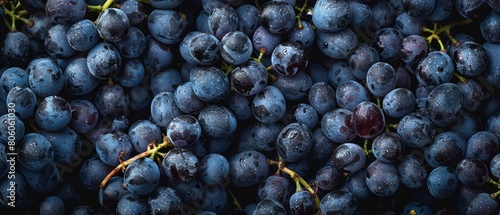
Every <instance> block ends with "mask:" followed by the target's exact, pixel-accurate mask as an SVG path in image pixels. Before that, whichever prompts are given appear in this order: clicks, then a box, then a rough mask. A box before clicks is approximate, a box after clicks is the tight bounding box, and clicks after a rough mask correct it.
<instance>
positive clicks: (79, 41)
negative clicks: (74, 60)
mask: <svg viewBox="0 0 500 215" xmlns="http://www.w3.org/2000/svg"><path fill="white" fill-rule="evenodd" d="M66 40H67V41H68V44H69V46H70V47H71V48H73V49H74V50H76V51H88V50H90V49H92V47H94V46H95V45H97V43H98V42H99V33H98V32H97V27H96V26H95V24H94V23H93V22H92V21H91V20H89V19H82V20H80V21H78V22H75V23H74V24H72V25H71V26H70V27H69V29H68V30H67V33H66Z"/></svg>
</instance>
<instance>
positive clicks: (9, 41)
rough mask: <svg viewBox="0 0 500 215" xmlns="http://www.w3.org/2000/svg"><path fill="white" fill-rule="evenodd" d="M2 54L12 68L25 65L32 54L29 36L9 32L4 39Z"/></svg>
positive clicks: (18, 32)
mask: <svg viewBox="0 0 500 215" xmlns="http://www.w3.org/2000/svg"><path fill="white" fill-rule="evenodd" d="M1 53H2V57H3V60H4V61H5V62H6V63H8V64H10V65H12V66H22V65H25V64H26V63H28V62H29V60H30V56H31V54H32V48H31V44H30V40H29V38H28V36H26V34H24V33H23V32H21V31H11V32H8V33H7V34H6V35H5V37H4V38H3V43H2V48H1Z"/></svg>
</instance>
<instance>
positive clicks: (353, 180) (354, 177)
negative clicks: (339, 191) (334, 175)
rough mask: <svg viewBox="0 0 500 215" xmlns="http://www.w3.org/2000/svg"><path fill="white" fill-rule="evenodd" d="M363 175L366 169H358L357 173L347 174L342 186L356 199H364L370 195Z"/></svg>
mask: <svg viewBox="0 0 500 215" xmlns="http://www.w3.org/2000/svg"><path fill="white" fill-rule="evenodd" d="M365 175H366V169H360V170H359V171H357V172H354V173H352V174H349V176H348V177H347V180H346V183H345V185H344V186H346V187H347V191H349V192H350V193H351V194H352V195H353V196H354V197H355V198H356V199H365V198H368V197H369V196H370V194H371V191H370V190H369V189H368V186H367V185H366V179H365Z"/></svg>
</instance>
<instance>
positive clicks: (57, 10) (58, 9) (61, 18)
mask: <svg viewBox="0 0 500 215" xmlns="http://www.w3.org/2000/svg"><path fill="white" fill-rule="evenodd" d="M45 12H46V13H47V15H48V16H49V17H50V18H51V19H52V20H53V21H54V22H55V23H57V24H71V23H75V22H77V21H80V20H81V19H83V17H85V14H86V13H87V5H86V4H85V0H75V1H65V0H47V2H46V3H45Z"/></svg>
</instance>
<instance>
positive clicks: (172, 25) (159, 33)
mask: <svg viewBox="0 0 500 215" xmlns="http://www.w3.org/2000/svg"><path fill="white" fill-rule="evenodd" d="M165 23H169V24H168V25H165ZM186 25H187V22H186V20H185V19H184V18H182V16H181V14H180V13H179V12H177V11H175V10H161V9H156V10H153V11H152V12H151V13H150V14H149V16H148V29H149V31H150V32H151V35H152V36H153V37H154V38H155V39H157V40H158V41H160V42H162V43H164V44H167V45H171V44H175V43H177V42H179V41H181V39H182V38H181V34H183V33H184V30H185V29H186Z"/></svg>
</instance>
